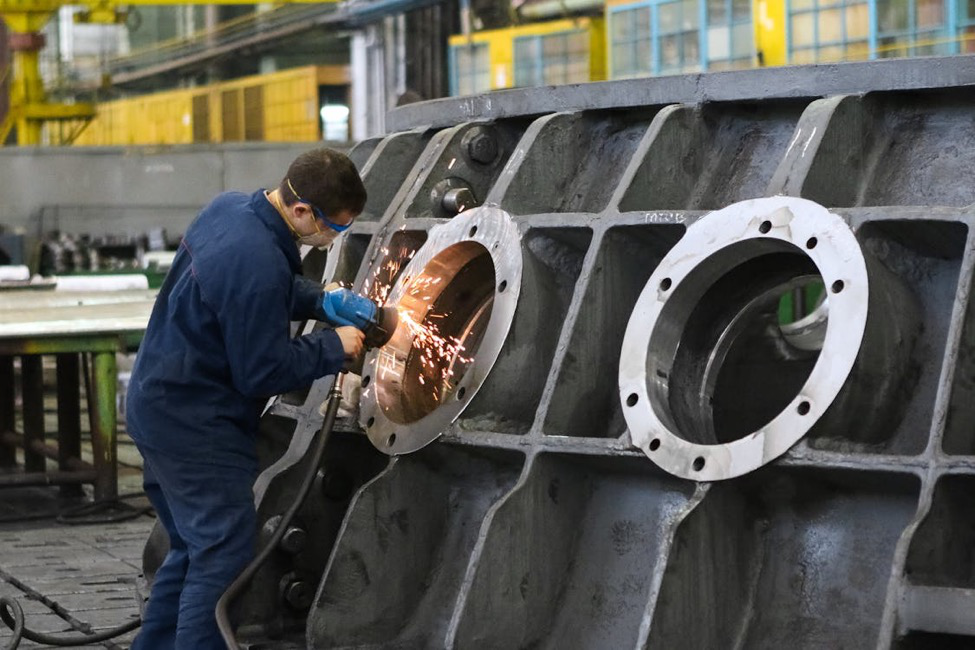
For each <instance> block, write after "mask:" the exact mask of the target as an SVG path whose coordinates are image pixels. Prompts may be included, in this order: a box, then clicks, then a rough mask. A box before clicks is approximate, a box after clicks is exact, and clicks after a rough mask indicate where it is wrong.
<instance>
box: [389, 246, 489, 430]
mask: <svg viewBox="0 0 975 650" xmlns="http://www.w3.org/2000/svg"><path fill="white" fill-rule="evenodd" d="M494 296H495V272H494V261H493V260H492V259H491V254H490V252H489V251H488V249H487V248H485V247H484V246H483V245H481V244H480V243H478V242H474V241H465V242H461V243H458V244H454V245H452V246H450V247H448V248H446V249H444V250H443V251H441V252H440V253H438V254H437V255H436V256H435V257H434V258H433V259H431V260H430V262H429V263H428V264H427V265H426V266H425V267H424V268H423V269H422V270H421V271H420V272H419V273H418V274H417V275H416V276H414V277H412V278H411V279H410V281H409V282H408V283H407V284H406V285H405V287H404V291H403V297H402V298H401V299H400V301H399V306H398V311H399V315H400V327H399V328H398V329H397V331H396V334H395V335H394V336H393V339H392V340H391V341H390V342H389V343H388V344H387V345H386V347H385V348H384V351H385V352H386V354H384V355H383V357H382V359H381V361H380V365H379V368H378V371H377V377H376V391H377V395H378V399H379V404H380V407H381V408H382V410H383V412H384V413H385V414H386V417H388V418H389V419H390V420H392V421H393V422H396V423H399V424H410V423H412V422H416V421H417V420H419V419H420V418H422V417H424V416H425V415H427V414H429V413H430V412H431V411H433V410H434V409H435V408H437V407H438V406H439V405H440V404H443V403H444V402H445V401H446V400H447V399H448V398H449V397H450V396H451V394H452V393H453V392H454V391H455V390H457V387H458V385H459V384H460V382H461V381H462V380H463V378H464V376H465V374H466V372H467V369H468V368H469V367H470V364H471V362H472V361H473V359H474V357H475V355H476V354H477V351H478V348H479V347H480V344H481V340H482V338H483V336H484V332H485V329H486V327H487V324H488V322H489V321H490V318H491V310H492V307H493V305H494Z"/></svg>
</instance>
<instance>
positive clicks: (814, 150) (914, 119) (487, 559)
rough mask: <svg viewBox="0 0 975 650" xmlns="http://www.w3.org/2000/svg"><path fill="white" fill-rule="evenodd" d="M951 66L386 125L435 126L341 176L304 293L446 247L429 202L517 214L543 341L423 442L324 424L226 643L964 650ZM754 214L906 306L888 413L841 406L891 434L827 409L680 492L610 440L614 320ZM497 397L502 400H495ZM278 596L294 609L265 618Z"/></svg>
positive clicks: (549, 94)
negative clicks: (746, 203)
mask: <svg viewBox="0 0 975 650" xmlns="http://www.w3.org/2000/svg"><path fill="white" fill-rule="evenodd" d="M973 66H975V61H973V59H971V58H958V59H931V60H912V61H898V62H883V63H876V64H863V65H851V66H823V67H819V68H807V69H800V70H769V71H759V72H749V73H733V74H728V75H713V76H708V75H703V76H694V77H680V78H672V79H662V80H654V81H645V80H641V81H633V82H624V83H619V84H604V85H593V86H581V87H569V88H564V89H540V90H519V91H512V92H511V93H498V94H492V95H487V96H483V97H479V98H473V99H468V100H452V101H447V102H442V103H435V104H426V105H420V106H416V107H406V108H403V109H398V110H397V111H396V112H394V114H393V123H395V124H397V125H398V127H400V128H403V129H406V128H410V129H415V127H417V126H418V125H423V124H435V125H437V128H433V129H427V130H425V129H422V128H421V129H415V130H412V131H405V130H404V131H401V132H398V133H393V134H391V135H390V136H388V137H387V138H385V139H383V140H382V141H380V142H378V143H377V142H375V141H372V142H369V143H366V145H365V148H364V149H363V150H362V151H361V152H353V155H354V156H358V159H359V161H360V163H361V168H362V169H363V172H364V176H365V181H366V184H367V185H368V187H369V191H370V194H371V195H372V196H373V197H374V199H373V201H371V203H370V205H369V207H368V210H367V212H368V215H367V217H368V218H366V219H364V220H363V221H362V222H360V223H359V224H357V225H356V226H355V228H354V229H353V231H351V232H352V235H351V238H349V239H348V240H347V241H346V242H345V244H344V246H342V247H341V248H340V250H336V251H333V255H337V256H340V257H341V260H340V261H339V262H338V263H336V264H335V265H332V267H331V268H333V269H340V270H335V271H334V272H333V273H332V274H331V275H330V277H329V279H334V280H344V281H353V280H355V281H357V283H358V285H359V286H362V284H363V283H364V281H365V280H366V279H367V278H370V277H371V276H372V275H373V273H374V271H375V270H376V269H379V268H380V267H381V266H382V265H383V264H384V263H385V261H386V258H387V256H388V255H396V254H402V249H406V250H413V249H416V248H417V247H419V246H420V245H422V243H423V242H424V241H426V239H427V237H428V233H429V232H430V230H431V229H432V228H434V227H435V226H436V225H437V224H438V223H441V222H442V219H443V218H442V217H438V216H437V215H438V213H439V211H440V210H441V209H442V207H443V204H442V203H441V202H440V195H439V194H437V192H435V191H434V189H435V188H436V187H437V184H438V183H440V182H441V181H443V180H444V179H445V178H447V177H450V176H456V177H460V178H461V180H464V181H466V182H467V184H468V185H469V186H470V188H471V190H472V192H473V194H474V195H475V197H476V198H477V199H478V201H479V202H483V203H485V204H488V205H491V206H496V207H498V208H500V209H502V210H504V211H506V212H508V213H510V214H511V215H512V218H513V220H514V221H515V223H516V224H517V226H518V229H519V233H520V236H521V239H522V243H523V256H524V260H525V263H526V265H532V266H534V267H537V269H538V271H539V273H540V275H541V276H545V277H547V278H549V279H550V281H551V282H550V285H549V289H548V292H547V297H548V299H549V303H548V305H547V306H546V309H545V319H544V320H543V321H541V322H539V324H538V328H537V332H536V335H535V336H534V337H532V338H531V339H529V340H517V341H515V340H509V341H508V342H507V343H506V345H507V346H508V348H509V349H510V350H511V351H513V352H514V353H513V354H512V355H511V362H510V363H509V364H507V365H505V366H504V367H503V369H502V368H501V366H498V367H496V368H495V370H494V372H495V373H498V372H503V376H494V375H493V374H492V377H491V379H493V380H494V381H496V382H499V388H498V391H496V392H495V391H492V390H491V387H490V386H489V385H487V384H486V385H485V386H484V387H483V388H482V390H481V391H480V392H479V393H478V394H477V395H476V396H475V397H474V398H473V399H472V400H471V401H470V403H469V405H468V406H467V408H466V409H465V410H464V411H463V412H462V413H461V414H460V417H459V418H458V420H457V421H456V422H455V423H454V424H452V425H451V426H450V427H449V428H448V429H447V430H446V431H444V432H443V435H442V436H441V437H440V438H439V440H438V441H437V442H435V443H433V444H431V445H430V446H427V447H425V448H423V449H421V450H420V451H417V452H415V453H413V454H409V455H405V456H398V457H394V458H392V459H389V458H388V457H387V456H386V455H384V454H382V453H380V452H379V451H377V450H375V449H374V448H373V447H372V446H371V445H370V444H369V442H368V440H367V438H366V436H365V435H364V434H363V433H362V432H361V430H359V428H358V426H357V425H356V421H355V419H354V418H351V417H350V418H348V419H347V420H346V421H345V426H346V429H347V430H345V431H344V432H340V433H337V434H336V437H335V438H334V439H333V441H332V443H331V448H330V449H329V455H328V461H327V463H326V467H324V468H323V469H322V471H321V472H320V476H319V484H318V487H317V489H316V491H315V492H313V495H314V496H313V498H312V499H311V500H310V501H309V503H308V505H307V506H306V508H305V512H304V513H303V514H302V521H303V522H304V523H303V525H304V526H306V527H307V528H308V529H309V531H310V535H309V540H310V541H309V543H308V545H307V547H306V548H304V549H303V550H302V551H300V552H298V553H297V554H292V555H289V554H287V553H284V552H282V553H281V554H280V555H279V556H278V557H277V558H276V559H275V561H274V564H273V565H272V566H270V567H269V568H268V569H267V570H266V571H265V573H264V574H263V575H262V576H261V578H260V580H259V582H258V583H257V584H256V586H255V587H254V589H253V590H252V591H251V593H250V594H249V595H248V603H249V605H248V612H247V620H246V621H245V622H246V623H248V624H249V627H248V628H247V630H249V631H250V632H251V633H253V634H254V635H256V636H264V637H267V636H268V633H269V632H274V633H275V634H277V635H279V636H282V635H283V636H285V637H288V636H289V635H290V636H291V638H299V639H300V638H302V637H304V639H305V642H306V643H307V645H308V647H314V648H427V647H429V648H560V649H561V648H591V649H605V648H665V649H668V650H671V649H674V648H688V649H699V648H782V647H796V648H851V649H852V648H867V647H877V648H899V649H906V648H952V647H955V648H969V647H972V646H973V645H975V636H973V634H975V631H973V630H975V623H973V621H975V613H973V610H972V608H971V603H972V599H973V595H972V594H973V590H975V560H973V555H972V552H971V549H972V548H973V546H975V523H973V522H975V497H973V496H972V495H973V494H975V426H973V424H975V406H973V405H975V379H973V372H975V306H973V305H975V302H973V301H972V300H970V294H971V280H972V273H973V265H975V256H973V251H975V247H973V245H972V243H973V242H972V236H971V233H970V228H971V225H972V219H973V216H975V214H973V213H975V210H973V208H972V207H971V206H972V204H973V203H975V183H973V182H972V181H971V170H972V162H975V154H973V151H975V149H973V147H972V146H971V143H973V142H975V112H973V111H971V110H970V108H969V107H970V106H971V104H972V100H973V99H975V95H973V91H972V89H971V88H969V87H968V86H970V85H971V84H972V83H973V81H975V67H973ZM709 99H720V100H722V101H720V102H706V103H701V102H705V101H706V100H709ZM685 102H691V103H685ZM554 111H559V112H554ZM473 118H485V120H484V123H483V124H479V125H478V124H473V123H468V122H466V121H465V120H468V119H473ZM485 126H487V127H489V128H491V129H494V130H495V132H496V133H498V134H500V135H498V136H497V137H498V138H499V142H500V144H499V146H498V152H497V157H496V158H495V159H494V160H493V161H491V162H490V163H488V164H484V163H478V162H476V161H475V160H473V157H472V156H471V151H470V147H469V145H470V139H469V138H467V139H465V134H466V133H467V132H468V131H470V130H472V129H475V128H478V129H480V128H483V127H485ZM363 159H365V162H362V160H363ZM458 170H460V171H458ZM778 194H785V195H789V196H797V197H802V198H807V199H811V200H814V201H816V202H818V203H820V204H822V205H824V206H826V207H827V208H829V209H831V211H832V212H834V213H835V214H837V215H839V216H840V217H841V218H842V219H844V220H845V221H846V222H847V223H848V224H849V226H850V227H851V228H852V230H853V232H854V234H855V236H856V239H857V241H858V242H859V244H860V246H861V247H862V248H863V249H864V251H867V252H869V255H870V257H871V259H874V260H876V261H877V262H878V263H879V264H881V265H882V266H883V267H884V269H885V272H886V273H889V274H891V275H892V276H893V277H895V278H896V280H897V282H898V283H900V284H901V285H903V287H905V289H906V291H908V292H909V293H910V294H912V295H913V297H914V299H915V300H916V301H917V305H916V309H917V314H918V316H917V317H918V319H919V330H918V331H919V333H918V334H917V340H916V342H915V343H914V347H913V349H912V350H911V351H910V359H909V361H908V363H907V364H906V368H907V370H905V371H903V372H904V373H905V374H906V375H909V377H907V378H908V379H909V380H910V382H909V383H910V385H911V386H912V390H911V391H910V392H908V393H897V394H890V393H888V392H885V391H884V390H878V391H875V394H873V395H872V397H871V398H870V399H864V402H863V404H862V405H861V407H862V408H861V411H866V410H871V411H882V412H885V413H886V415H888V416H889V419H888V421H887V424H886V425H885V426H884V428H883V429H882V430H881V431H879V432H878V433H876V434H874V435H871V436H870V437H869V438H864V437H862V436H860V435H858V425H859V422H858V419H857V418H858V416H857V415H856V414H857V409H853V410H852V413H853V415H851V416H848V417H846V418H843V419H840V420H839V421H836V422H831V423H830V425H829V426H828V427H824V428H822V430H818V431H816V432H814V434H810V436H807V437H806V438H804V439H802V440H800V441H799V443H798V444H796V445H795V446H794V447H793V448H792V449H790V450H789V451H788V452H786V453H785V454H784V455H783V456H782V457H780V458H779V459H777V460H775V461H773V462H771V463H770V464H768V465H766V466H765V467H763V468H761V469H759V470H757V471H755V472H753V473H750V474H746V475H744V476H740V477H737V478H733V479H729V480H725V481H721V482H718V483H710V484H709V483H696V482H693V481H689V480H684V479H679V478H676V477H674V476H671V475H669V474H667V473H665V472H663V471H662V470H661V469H659V468H658V467H657V466H656V465H654V464H653V463H652V462H651V461H650V460H648V459H647V458H646V456H645V455H644V453H643V452H642V451H640V450H638V449H636V448H635V447H634V446H633V444H632V441H631V440H630V437H629V434H628V432H627V430H626V424H625V420H624V418H623V414H622V407H621V403H620V399H619V394H618V389H617V375H618V370H619V361H620V351H621V345H622V341H623V335H624V332H625V330H626V327H627V324H628V322H629V319H630V315H631V311H632V309H633V307H634V305H635V303H636V301H637V298H638V296H639V294H640V293H641V291H643V288H644V286H645V284H646V282H647V280H648V278H649V277H650V276H651V274H652V273H653V271H654V269H655V268H656V266H657V265H658V264H659V263H660V261H661V259H662V258H663V257H664V256H665V255H666V254H667V252H668V251H669V250H670V248H671V247H672V246H673V245H674V244H675V242H677V241H679V240H680V238H681V237H682V235H683V233H684V231H685V227H686V226H687V225H688V224H691V223H693V222H694V221H695V220H697V219H699V218H700V217H701V216H702V215H703V214H705V213H706V212H707V211H710V210H714V209H719V208H722V207H725V206H726V205H728V204H730V203H732V202H736V201H740V200H745V199H750V198H757V197H762V196H773V195H778ZM375 197H382V201H376V200H375ZM434 200H436V201H437V202H433V201H434ZM465 218H467V217H466V216H465V215H464V213H461V215H460V216H458V217H454V219H465ZM533 308H534V305H526V304H521V303H520V304H519V306H518V309H519V310H522V309H533ZM516 317H517V314H516ZM868 335H869V333H868ZM326 384H327V381H326V380H323V381H322V382H319V384H316V386H315V387H313V388H312V389H311V390H310V391H309V392H308V393H307V394H304V393H303V394H301V395H292V396H285V397H284V398H282V399H281V400H279V401H278V402H276V403H275V404H274V405H273V406H272V407H271V410H270V411H269V414H268V415H267V416H265V419H264V425H263V427H264V430H265V435H264V436H263V437H262V445H263V447H264V453H265V458H266V461H267V462H266V464H267V465H269V464H270V463H271V461H273V460H274V459H276V458H278V457H280V456H281V455H282V454H283V453H284V449H285V448H286V447H287V446H288V444H289V436H290V434H291V432H292V431H294V430H295V429H302V428H306V429H307V428H312V429H313V428H314V427H315V426H317V425H318V424H319V423H320V421H321V416H320V414H319V412H318V407H319V404H320V401H321V399H322V398H323V396H324V394H325V388H326ZM512 387H515V388H516V389H517V391H518V392H519V394H520V396H521V399H517V400H502V399H498V396H499V395H503V394H504V393H503V392H502V389H508V390H510V389H511V388H512ZM746 388H747V387H746ZM744 393H745V394H746V397H747V396H748V394H747V390H746V391H744ZM301 469H302V467H301V464H300V463H299V464H298V465H296V466H294V467H293V468H292V469H291V470H288V471H285V472H282V473H280V474H279V475H277V476H275V477H272V478H271V480H270V481H269V487H268V490H267V493H266V495H265V498H264V500H263V503H262V507H261V512H262V516H263V517H265V518H268V517H271V516H273V515H274V514H280V512H282V511H283V510H284V509H285V508H286V506H287V504H288V495H289V494H290V493H292V491H293V489H294V485H295V481H296V477H297V475H298V473H299V472H300V471H301ZM295 576H300V577H301V580H303V581H304V582H305V583H306V584H311V585H314V588H315V589H316V595H315V596H314V598H313V599H312V601H313V602H311V603H309V602H308V601H307V600H305V601H304V602H300V603H298V604H297V606H296V604H295V603H294V602H293V603H291V604H283V603H282V600H281V599H280V598H279V597H278V596H277V595H276V593H277V592H276V591H275V590H276V589H277V588H278V586H279V585H281V584H282V581H284V582H286V583H287V582H288V581H291V582H294V580H295Z"/></svg>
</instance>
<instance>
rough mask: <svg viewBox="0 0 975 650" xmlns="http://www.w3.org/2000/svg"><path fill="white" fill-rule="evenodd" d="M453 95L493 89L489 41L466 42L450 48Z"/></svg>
mask: <svg viewBox="0 0 975 650" xmlns="http://www.w3.org/2000/svg"><path fill="white" fill-rule="evenodd" d="M450 86H451V94H452V95H475V94H477V93H483V92H487V91H489V90H491V58H490V52H489V49H488V44H487V43H464V44H463V45H453V46H451V48H450Z"/></svg>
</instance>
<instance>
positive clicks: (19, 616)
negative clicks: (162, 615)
mask: <svg viewBox="0 0 975 650" xmlns="http://www.w3.org/2000/svg"><path fill="white" fill-rule="evenodd" d="M0 619H3V622H4V623H5V624H6V626H7V627H9V628H10V629H11V630H13V631H14V637H13V640H11V641H10V642H9V643H8V644H7V647H6V648H4V650H15V649H16V648H17V646H19V645H20V641H21V637H23V638H24V639H27V640H28V641H33V642H34V643H41V644H43V645H49V646H61V647H69V646H83V645H91V644H93V643H101V642H102V641H108V640H109V639H114V638H115V637H117V636H122V635H123V634H128V633H129V632H131V631H132V630H134V629H136V628H138V627H139V626H140V625H142V621H139V620H136V621H132V622H131V623H126V624H125V625H120V626H118V627H115V628H112V629H111V630H105V631H104V632H98V633H97V634H75V635H74V636H63V635H54V634H41V633H40V632H35V631H34V630H30V629H28V628H26V627H24V610H23V608H22V607H21V606H20V603H18V602H17V601H16V600H14V599H13V598H10V597H8V596H4V597H2V598H0Z"/></svg>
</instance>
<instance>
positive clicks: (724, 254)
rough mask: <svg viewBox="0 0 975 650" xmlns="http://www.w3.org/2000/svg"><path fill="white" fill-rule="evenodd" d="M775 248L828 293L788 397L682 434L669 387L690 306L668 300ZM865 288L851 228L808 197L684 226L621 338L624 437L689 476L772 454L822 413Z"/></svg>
mask: <svg viewBox="0 0 975 650" xmlns="http://www.w3.org/2000/svg"><path fill="white" fill-rule="evenodd" d="M776 246H778V247H780V248H781V249H786V248H787V249H788V250H789V251H790V252H795V253H800V254H802V253H804V254H805V255H807V256H808V257H809V258H810V259H811V260H812V262H813V263H814V264H815V266H816V268H817V269H818V271H819V273H820V275H821V276H822V279H823V281H824V283H825V286H826V290H827V291H829V292H830V293H829V320H828V324H827V326H826V335H825V339H824V341H823V346H822V350H821V352H820V354H819V356H818V358H817V359H816V362H815V365H814V366H813V369H812V371H811V373H810V374H809V376H808V377H807V378H806V381H805V383H804V384H803V386H802V388H801V389H800V390H799V392H798V394H797V395H796V396H795V397H794V398H793V399H792V400H791V402H790V403H789V404H788V405H787V406H786V407H785V408H784V409H782V410H781V411H780V412H779V413H778V414H777V415H776V416H775V417H773V418H772V420H771V421H769V422H768V423H767V424H765V425H764V426H761V427H760V428H758V429H757V430H755V431H753V432H751V433H749V434H747V435H745V436H744V437H741V438H739V439H737V440H734V441H731V442H727V443H725V444H699V443H698V442H692V441H689V440H688V439H686V437H682V435H681V432H680V431H679V430H677V426H676V425H675V424H674V418H673V417H672V416H671V413H670V406H669V391H670V383H671V382H672V381H673V379H674V378H673V377H671V376H670V369H671V365H672V363H673V361H674V358H675V355H676V352H677V346H678V345H679V343H680V332H681V331H683V329H684V327H685V326H686V324H687V318H688V316H689V314H690V311H691V310H692V309H693V307H694V304H690V306H689V307H688V308H675V309H670V310H667V309H665V308H666V307H667V305H668V301H672V300H675V299H676V297H677V296H678V295H681V296H682V297H683V299H685V300H686V299H687V296H688V295H690V296H691V298H690V302H691V303H693V302H694V300H695V297H696V298H698V299H699V298H700V297H701V296H702V295H703V293H704V292H705V291H706V290H707V289H708V288H710V287H711V286H712V285H713V284H714V282H716V281H717V280H718V279H719V278H720V277H722V276H723V275H724V274H725V273H727V272H729V271H731V270H732V269H734V268H735V267H736V265H737V264H739V263H741V262H742V261H743V260H747V259H749V258H755V257H758V256H760V255H762V254H763V252H767V251H768V249H769V247H776ZM730 247H734V249H731V248H730ZM732 250H733V251H734V253H733V254H731V251H732ZM705 268H706V269H707V270H703V269H705ZM692 274H693V275H692ZM689 276H691V279H688V278H689ZM869 290H870V287H869V284H868V275H867V266H866V262H865V260H864V257H863V253H862V251H861V249H860V245H859V243H858V242H857V240H856V237H855V236H854V234H853V231H852V230H851V229H850V227H849V226H848V225H847V223H846V222H845V221H844V220H843V219H842V218H841V217H839V216H837V215H835V214H832V213H830V212H829V211H828V210H827V209H826V208H824V207H822V206H820V205H818V204H816V203H813V202H812V201H807V200H804V199H798V198H791V197H774V198H765V199H755V200H750V201H743V202H741V203H736V204H734V205H731V206H729V207H727V208H724V209H722V210H717V211H715V212H712V213H710V214H708V215H706V216H705V217H703V218H701V219H700V220H699V221H697V222H695V223H693V224H691V225H690V226H689V227H688V228H687V232H686V233H685V235H684V237H683V238H681V240H680V241H679V242H678V243H677V244H676V245H675V246H674V247H673V248H672V249H671V250H670V252H669V253H668V254H667V255H666V256H665V257H664V259H663V260H662V261H661V263H660V265H659V266H658V267H657V268H656V270H655V271H654V272H653V274H652V275H651V276H650V279H649V280H648V282H647V284H646V286H645V287H644V289H643V292H642V293H641V294H640V297H639V299H638V300H637V303H636V306H635V307H634V309H633V313H632V314H631V316H630V320H629V323H628V324H627V328H626V334H625V336H624V339H623V347H622V352H621V356H620V366H619V367H620V370H619V390H620V400H621V404H622V409H623V414H624V416H625V418H626V423H627V426H628V428H629V431H630V435H631V437H632V440H633V444H634V445H636V446H637V447H639V448H641V449H642V450H643V451H644V453H645V454H646V455H647V456H648V457H649V458H650V459H651V460H653V461H654V462H655V463H656V464H657V465H659V466H660V467H661V468H663V469H664V470H666V471H668V472H670V473H671V474H674V475H676V476H680V477H682V478H688V479H693V480H697V481H716V480H723V479H728V478H732V477H735V476H740V475H742V474H746V473H748V472H751V471H753V470H755V469H757V468H759V467H761V466H763V465H765V464H766V463H768V462H769V461H771V460H773V459H775V458H777V457H779V456H781V455H782V454H784V453H785V452H786V451H787V450H788V449H789V448H790V447H792V445H794V444H795V443H796V442H797V441H798V440H799V439H800V438H802V437H803V436H804V435H805V434H806V433H807V432H808V431H809V429H810V428H811V427H812V426H813V424H815V422H816V421H817V420H818V419H819V418H820V417H821V416H822V415H823V414H824V413H825V412H826V409H827V408H829V406H830V404H831V403H832V402H833V400H834V399H835V398H836V396H837V395H838V394H839V392H840V390H841V389H842V388H843V385H844V383H845V382H846V379H847V377H848V376H849V375H850V372H851V370H852V369H853V367H854V364H855V362H856V359H857V354H858V352H859V350H860V346H861V343H862V341H863V337H864V332H865V328H866V324H867V306H868V297H869ZM682 292H683V293H682ZM675 304H680V303H675Z"/></svg>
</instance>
